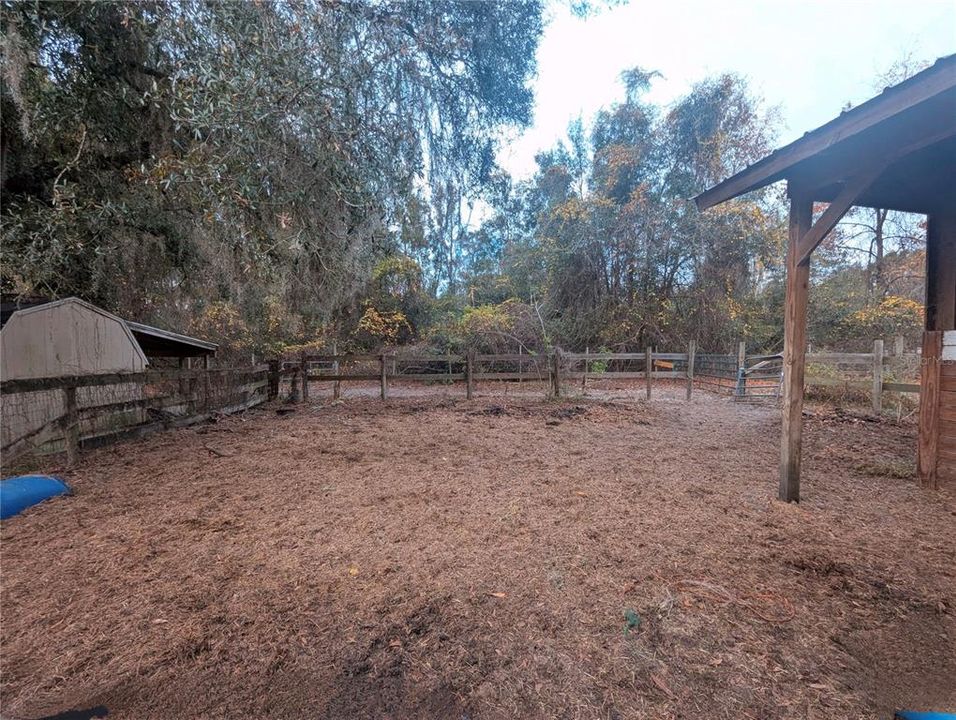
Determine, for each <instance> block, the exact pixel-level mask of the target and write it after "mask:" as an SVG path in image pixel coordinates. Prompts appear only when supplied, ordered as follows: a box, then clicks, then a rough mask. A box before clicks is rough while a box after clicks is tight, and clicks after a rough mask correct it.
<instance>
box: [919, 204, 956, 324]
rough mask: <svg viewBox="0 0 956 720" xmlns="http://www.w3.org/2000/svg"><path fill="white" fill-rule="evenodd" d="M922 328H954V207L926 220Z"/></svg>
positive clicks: (955, 238)
mask: <svg viewBox="0 0 956 720" xmlns="http://www.w3.org/2000/svg"><path fill="white" fill-rule="evenodd" d="M926 329H927V330H956V209H950V210H947V211H945V212H939V213H933V214H931V215H929V216H927V219H926Z"/></svg>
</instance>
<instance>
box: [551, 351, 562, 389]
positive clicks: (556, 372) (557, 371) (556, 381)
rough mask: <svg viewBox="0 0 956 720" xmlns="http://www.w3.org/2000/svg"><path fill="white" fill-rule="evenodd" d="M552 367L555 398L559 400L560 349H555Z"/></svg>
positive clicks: (552, 356)
mask: <svg viewBox="0 0 956 720" xmlns="http://www.w3.org/2000/svg"><path fill="white" fill-rule="evenodd" d="M551 367H552V371H551V378H552V380H551V381H552V383H553V384H554V396H555V397H556V398H559V397H561V350H559V349H558V348H555V349H554V352H553V353H552V355H551Z"/></svg>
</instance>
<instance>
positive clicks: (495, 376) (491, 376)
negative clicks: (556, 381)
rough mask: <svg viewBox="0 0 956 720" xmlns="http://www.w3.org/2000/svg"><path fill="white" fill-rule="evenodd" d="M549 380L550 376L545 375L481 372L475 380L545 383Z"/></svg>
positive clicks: (476, 374)
mask: <svg viewBox="0 0 956 720" xmlns="http://www.w3.org/2000/svg"><path fill="white" fill-rule="evenodd" d="M547 379H548V375H545V374H543V373H528V372H524V373H519V372H513V373H512V372H501V373H495V372H490V373H489V372H481V373H475V380H532V381H539V382H544V381H545V380H547Z"/></svg>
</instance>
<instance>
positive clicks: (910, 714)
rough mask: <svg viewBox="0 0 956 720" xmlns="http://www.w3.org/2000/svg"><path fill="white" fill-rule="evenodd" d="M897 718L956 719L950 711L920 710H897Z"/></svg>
mask: <svg viewBox="0 0 956 720" xmlns="http://www.w3.org/2000/svg"><path fill="white" fill-rule="evenodd" d="M896 718H897V720H956V715H954V714H953V713H949V712H920V711H918V710H897V711H896Z"/></svg>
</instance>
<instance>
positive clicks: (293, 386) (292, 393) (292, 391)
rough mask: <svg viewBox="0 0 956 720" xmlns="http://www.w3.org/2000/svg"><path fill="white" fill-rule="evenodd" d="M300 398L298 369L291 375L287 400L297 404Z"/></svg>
mask: <svg viewBox="0 0 956 720" xmlns="http://www.w3.org/2000/svg"><path fill="white" fill-rule="evenodd" d="M301 398H302V395H301V393H300V392H299V369H298V368H296V369H295V371H294V372H293V373H292V379H291V380H290V381H289V400H291V401H292V402H299V400H300V399H301Z"/></svg>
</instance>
